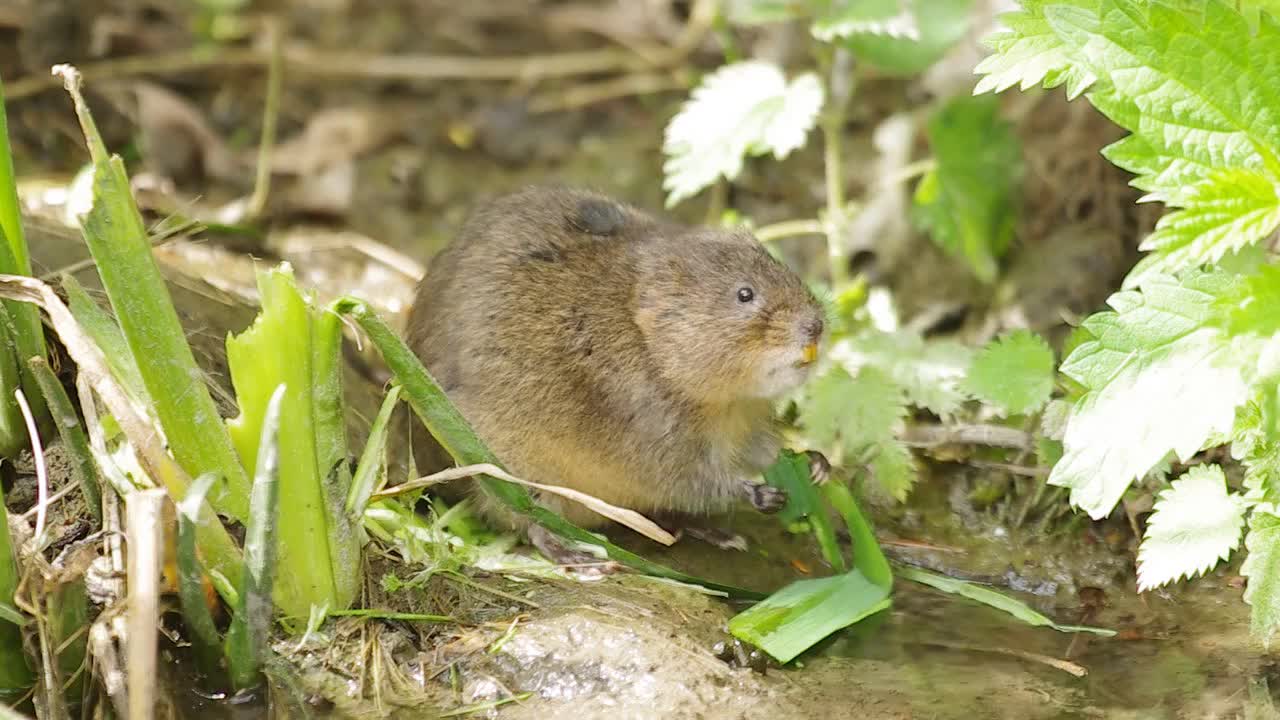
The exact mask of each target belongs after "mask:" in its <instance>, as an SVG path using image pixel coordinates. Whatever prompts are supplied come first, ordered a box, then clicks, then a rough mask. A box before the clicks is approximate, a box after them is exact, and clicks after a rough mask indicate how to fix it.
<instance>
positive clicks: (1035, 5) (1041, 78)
mask: <svg viewBox="0 0 1280 720" xmlns="http://www.w3.org/2000/svg"><path fill="white" fill-rule="evenodd" d="M1019 4H1020V5H1021V9H1020V10H1017V11H1014V12H1009V13H1005V14H1004V15H1001V16H1000V23H1001V24H1002V25H1004V28H1002V29H1001V30H999V31H997V32H996V33H994V34H992V35H991V36H990V37H988V38H987V39H986V41H985V44H986V45H987V47H989V48H991V49H992V50H993V51H994V52H992V54H991V55H988V56H987V57H985V58H983V60H982V61H981V62H979V63H978V66H977V67H976V68H975V69H974V72H975V73H976V74H978V75H981V76H982V78H981V79H979V80H978V84H977V86H975V87H974V89H973V92H974V94H981V93H986V92H992V91H994V92H1002V91H1004V90H1007V89H1008V88H1011V87H1013V86H1014V85H1017V86H1018V88H1019V89H1020V90H1028V89H1030V88H1032V87H1035V86H1036V85H1043V86H1044V87H1045V88H1055V87H1058V86H1060V85H1065V86H1066V89H1067V97H1069V98H1074V97H1076V96H1078V95H1079V94H1080V93H1082V92H1084V91H1085V90H1087V89H1088V88H1089V87H1090V86H1091V85H1093V83H1094V81H1096V80H1097V78H1096V77H1095V76H1094V75H1093V73H1092V72H1091V71H1090V70H1089V69H1088V68H1087V67H1084V66H1082V65H1079V64H1077V63H1075V62H1073V58H1072V56H1071V53H1070V49H1069V48H1068V47H1067V45H1066V44H1065V43H1063V42H1062V40H1060V39H1059V38H1058V36H1057V35H1056V34H1055V33H1054V32H1053V28H1051V27H1050V26H1049V22H1048V21H1047V20H1046V19H1045V16H1044V10H1045V7H1046V6H1047V5H1049V4H1050V2H1049V0H1022V2H1020V3H1019ZM1077 4H1080V3H1077ZM1097 4H1098V3H1097V2H1091V3H1087V5H1089V6H1096V5H1097Z"/></svg>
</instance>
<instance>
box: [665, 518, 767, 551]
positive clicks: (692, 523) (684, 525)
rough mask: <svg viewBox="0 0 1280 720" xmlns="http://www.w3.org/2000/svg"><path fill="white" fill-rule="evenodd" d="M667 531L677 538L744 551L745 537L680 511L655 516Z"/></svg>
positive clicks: (745, 547)
mask: <svg viewBox="0 0 1280 720" xmlns="http://www.w3.org/2000/svg"><path fill="white" fill-rule="evenodd" d="M655 519H656V520H657V522H658V524H659V525H661V526H662V527H663V528H664V529H665V530H666V531H667V532H669V533H671V534H672V535H675V536H676V539H677V540H679V539H681V538H683V537H690V538H693V539H694V540H701V541H702V542H704V543H706V544H708V545H710V546H712V547H715V548H719V549H721V550H741V551H746V549H747V539H746V538H744V537H742V536H741V535H739V534H738V533H736V532H733V531H732V530H725V529H724V528H718V527H713V526H711V525H706V524H703V523H702V522H700V521H699V520H697V519H695V518H693V517H690V516H688V515H683V514H680V513H674V512H669V513H663V514H661V515H660V516H658V517H657V518H655Z"/></svg>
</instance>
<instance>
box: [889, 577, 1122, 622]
mask: <svg viewBox="0 0 1280 720" xmlns="http://www.w3.org/2000/svg"><path fill="white" fill-rule="evenodd" d="M897 574H898V577H902V578H906V579H907V580H911V581H913V582H918V583H921V584H923V585H928V586H929V587H931V588H934V589H935V590H941V591H942V592H945V593H950V594H952V595H959V596H961V597H967V598H969V599H970V600H975V601H977V602H980V603H982V604H983V605H986V606H987V607H990V608H995V609H996V610H999V611H1001V612H1005V613H1008V614H1010V615H1012V616H1013V617H1015V618H1017V619H1019V620H1021V621H1022V622H1024V623H1027V624H1028V625H1036V626H1042V627H1050V628H1053V629H1054V630H1057V631H1058V632H1068V633H1069V632H1087V633H1093V634H1094V635H1101V636H1103V637H1112V636H1114V635H1115V634H1116V633H1115V631H1114V630H1107V629H1104V628H1095V627H1088V626H1085V625H1059V624H1058V623H1056V622H1054V621H1053V620H1050V619H1049V618H1047V617H1045V616H1044V615H1041V614H1040V613H1038V612H1036V611H1035V610H1032V609H1031V608H1030V607H1029V606H1028V605H1027V604H1026V603H1023V602H1020V601H1018V600H1015V599H1013V598H1011V597H1009V596H1008V595H1005V594H1003V593H998V592H996V591H995V590H992V589H991V588H986V587H983V586H981V585H975V584H974V583H971V582H966V581H964V580H958V579H956V578H952V577H947V576H946V575H939V574H937V573H933V572H929V571H928V570H922V569H920V568H915V567H899V568H898V573H897Z"/></svg>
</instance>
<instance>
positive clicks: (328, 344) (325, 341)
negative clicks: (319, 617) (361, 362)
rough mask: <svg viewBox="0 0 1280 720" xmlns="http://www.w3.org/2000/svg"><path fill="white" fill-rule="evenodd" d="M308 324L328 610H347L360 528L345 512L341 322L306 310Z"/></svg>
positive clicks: (347, 477) (355, 584)
mask: <svg viewBox="0 0 1280 720" xmlns="http://www.w3.org/2000/svg"><path fill="white" fill-rule="evenodd" d="M307 310H308V316H309V318H310V320H311V394H312V408H313V412H314V414H315V443H316V467H317V469H318V470H319V471H320V472H321V473H322V476H321V480H322V483H321V490H322V491H323V492H324V502H325V510H326V526H327V528H328V537H329V562H330V563H331V564H332V566H333V588H334V603H333V604H331V605H330V607H331V608H332V609H334V610H338V609H342V608H346V607H350V605H351V604H352V603H353V602H355V600H356V596H357V595H358V594H359V592H360V578H361V572H360V566H361V562H362V561H363V558H364V556H363V554H362V552H361V548H362V547H363V546H364V536H363V528H362V526H361V523H360V516H359V515H352V514H351V513H349V512H347V498H348V496H349V495H350V493H351V465H350V463H348V462H347V422H346V403H345V401H344V398H343V391H342V371H343V364H342V318H341V317H339V316H338V314H337V313H334V312H329V311H328V310H327V309H319V308H317V307H316V306H315V305H314V304H313V303H311V302H309V303H308V304H307Z"/></svg>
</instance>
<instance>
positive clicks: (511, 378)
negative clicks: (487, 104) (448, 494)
mask: <svg viewBox="0 0 1280 720" xmlns="http://www.w3.org/2000/svg"><path fill="white" fill-rule="evenodd" d="M670 232H678V229H673V228H670V227H669V226H664V225H663V224H661V223H660V222H659V221H657V220H655V219H654V218H652V217H650V216H648V215H646V214H644V213H642V212H640V211H638V210H635V209H633V208H630V207H628V206H625V205H622V204H619V203H617V202H615V201H612V200H610V199H608V198H605V197H603V196H599V195H595V194H591V193H585V192H580V191H567V190H548V189H532V190H527V191H524V192H521V193H518V194H515V195H511V196H507V197H505V198H502V199H500V200H498V201H496V202H494V203H493V204H491V205H489V206H488V207H486V208H484V209H482V210H480V211H479V212H477V213H476V214H475V215H473V216H472V217H471V218H470V220H468V222H467V223H466V224H465V225H464V227H463V229H462V231H461V232H460V234H459V235H458V237H457V238H456V239H455V240H454V241H453V242H452V243H451V244H450V245H449V247H447V248H446V249H445V250H443V251H442V252H441V253H440V254H439V255H438V256H437V257H436V258H435V259H434V260H433V261H432V262H431V264H430V267H429V270H428V273H427V276H426V278H425V279H424V281H423V283H422V285H421V286H420V288H419V291H418V292H419V294H418V297H417V298H416V299H415V302H414V307H413V310H412V314H411V317H410V320H409V342H410V345H411V347H412V348H413V349H414V350H415V352H417V353H418V355H419V357H421V358H422V360H423V362H424V364H425V365H426V366H427V368H428V369H429V370H430V371H431V372H432V374H433V375H434V376H435V377H436V379H437V380H438V381H439V382H440V384H441V385H442V386H443V388H444V390H445V392H446V393H447V394H448V395H449V397H450V398H451V399H452V400H453V402H454V403H455V404H456V405H457V406H458V408H459V410H460V411H461V412H462V413H463V415H464V416H465V417H466V418H467V420H468V421H469V422H470V423H471V424H472V425H473V426H474V427H475V429H476V430H477V432H479V433H480V435H481V436H482V437H483V438H484V439H485V440H486V442H488V444H489V446H490V448H491V449H492V450H493V451H494V452H495V454H496V455H497V456H498V457H499V458H500V459H501V460H502V461H503V462H504V463H505V464H506V465H507V466H508V468H509V469H510V470H511V471H512V472H514V473H515V474H517V475H518V476H521V477H523V478H525V479H527V480H531V481H534V482H540V483H547V484H553V485H566V486H569V487H573V488H576V489H578V490H581V491H584V492H587V493H589V494H592V495H595V496H597V497H600V498H601V499H604V500H606V501H608V502H611V503H614V504H618V505H623V506H626V507H630V508H633V509H636V510H640V511H642V512H643V511H646V510H653V509H680V510H689V511H705V510H711V509H717V508H719V507H722V506H724V505H725V504H727V502H728V500H729V498H731V497H732V496H733V494H734V487H735V486H734V481H735V480H736V477H733V476H731V471H730V469H729V468H727V467H724V468H721V467H719V466H717V467H716V468H711V469H709V468H708V467H707V466H706V463H702V462H699V459H700V458H705V457H707V455H708V453H709V452H712V453H714V452H715V448H713V447H711V445H713V444H714V443H713V440H712V438H710V437H708V433H709V432H710V433H714V434H715V435H717V436H724V435H725V434H726V433H728V434H729V435H733V436H740V437H738V438H737V440H738V441H739V442H744V441H745V440H746V437H747V435H749V434H750V433H751V432H753V431H754V430H755V429H756V428H754V427H752V425H753V423H754V422H755V421H757V420H759V419H760V418H761V417H765V415H761V413H765V414H767V412H768V407H767V405H761V404H756V405H752V406H751V411H750V412H749V413H748V414H747V415H744V416H742V417H740V418H734V417H722V418H719V419H717V420H716V421H715V422H716V423H717V427H715V428H714V429H712V428H708V427H707V423H706V420H707V419H706V418H705V417H704V416H703V414H702V413H700V412H699V409H698V408H696V407H692V406H690V404H689V401H688V400H687V399H686V398H683V397H681V396H680V395H679V394H678V393H677V392H675V391H674V390H672V389H671V388H670V387H669V386H668V385H667V384H666V383H664V382H663V381H662V378H661V377H660V373H659V371H658V370H657V368H656V367H655V366H654V364H653V362H652V360H651V359H650V357H649V355H648V351H647V350H646V346H645V341H644V337H643V336H642V334H641V332H640V329H639V328H638V326H637V325H636V322H635V299H634V290H635V284H636V277H637V274H638V271H637V266H636V265H637V253H642V252H644V249H643V246H644V245H645V244H646V243H651V242H653V241H654V239H655V238H660V237H661V236H662V235H663V233H670ZM739 426H740V427H739ZM708 472H711V473H712V474H713V475H714V474H716V473H719V474H720V475H722V477H714V476H713V477H708ZM542 501H543V502H544V504H547V505H549V506H552V507H554V508H555V509H556V510H558V511H560V512H562V513H565V514H566V515H567V516H568V517H569V518H570V519H571V520H573V521H575V522H578V523H581V524H586V525H591V524H599V521H600V518H599V516H597V515H595V514H594V513H592V512H591V511H588V510H586V509H584V508H582V507H581V506H579V505H577V504H576V503H568V502H564V503H562V502H558V501H557V500H556V499H555V498H545V497H544V498H542ZM489 509H490V510H493V508H489ZM508 519H509V520H514V519H513V518H508Z"/></svg>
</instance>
